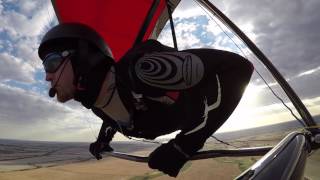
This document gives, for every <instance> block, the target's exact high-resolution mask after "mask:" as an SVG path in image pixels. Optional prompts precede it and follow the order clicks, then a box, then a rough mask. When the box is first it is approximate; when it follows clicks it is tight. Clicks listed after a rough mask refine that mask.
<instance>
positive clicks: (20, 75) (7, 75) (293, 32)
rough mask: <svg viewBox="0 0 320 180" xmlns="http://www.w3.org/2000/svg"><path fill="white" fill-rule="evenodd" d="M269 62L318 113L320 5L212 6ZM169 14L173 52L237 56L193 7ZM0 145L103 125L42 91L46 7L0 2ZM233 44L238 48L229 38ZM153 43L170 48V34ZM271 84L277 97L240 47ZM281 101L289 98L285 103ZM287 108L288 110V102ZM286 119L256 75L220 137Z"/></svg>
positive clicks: (62, 137) (49, 19)
mask: <svg viewBox="0 0 320 180" xmlns="http://www.w3.org/2000/svg"><path fill="white" fill-rule="evenodd" d="M212 2H214V3H215V4H216V5H217V6H218V7H219V8H220V9H221V10H222V11H223V12H224V13H226V15H227V16H229V17H230V19H232V20H233V21H234V22H235V23H236V24H237V25H238V26H239V27H240V28H241V29H242V30H243V31H244V32H245V33H246V34H247V35H248V36H249V38H250V39H252V40H253V41H254V42H255V43H256V45H257V46H258V47H259V48H261V50H262V51H263V52H264V53H265V54H266V55H267V56H268V57H269V58H270V59H271V61H272V62H273V63H274V64H275V66H276V67H277V68H278V69H279V71H280V72H281V73H282V74H283V75H284V76H285V78H286V79H287V80H288V82H289V83H290V85H292V86H293V88H294V89H295V90H296V92H297V93H298V95H299V96H300V97H301V99H302V100H303V102H304V103H305V104H306V105H307V107H308V109H309V110H310V111H311V113H312V114H313V115H318V114H320V108H319V107H320V91H319V90H320V84H319V83H318V79H319V78H320V56H319V54H318V49H319V47H320V35H319V32H320V22H319V21H320V11H318V9H319V8H320V1H318V0H308V1H304V2H302V1H301V0H278V1H268V0H259V1H253V0H243V1H241V3H239V1H236V0H224V1H218V0H215V1H212ZM183 3H184V4H181V5H180V6H179V7H178V8H177V10H176V12H175V13H174V15H173V16H174V21H175V27H176V33H177V37H178V46H179V48H180V49H186V48H200V47H206V48H217V49H225V50H229V51H234V52H237V53H240V54H241V52H240V51H239V49H238V48H237V47H236V46H235V45H234V43H233V42H232V41H231V40H230V39H229V38H228V37H227V36H225V34H224V33H223V32H222V31H221V29H220V28H219V26H217V24H216V23H215V22H214V21H213V20H212V19H211V18H210V17H208V16H207V15H206V13H204V12H203V11H202V9H201V8H199V7H197V5H196V4H195V3H194V2H193V1H184V2H183ZM0 15H1V18H0V138H11V139H33V140H54V141H93V140H94V138H95V134H97V133H98V128H99V126H100V124H101V120H100V119H98V118H97V117H95V116H94V115H93V114H92V113H90V111H88V110H86V109H85V108H83V107H81V106H80V105H79V104H78V103H76V102H68V103H66V104H60V103H58V102H57V101H56V100H54V99H50V98H49V97H48V96H47V91H48V88H49V87H48V84H47V83H46V82H45V81H44V72H43V70H42V65H41V62H40V60H39V59H38V56H37V48H38V46H39V42H40V40H41V37H42V36H43V34H44V33H45V32H46V31H47V30H48V29H49V28H50V27H51V26H52V25H54V24H56V23H57V20H56V18H55V14H54V11H53V9H52V5H51V3H50V1H48V0H41V1H40V0H38V1H24V0H6V1H5V0H0ZM231 37H232V38H234V41H236V42H239V41H238V40H237V39H236V37H234V36H232V35H231ZM159 40H160V41H161V42H163V43H165V44H168V45H172V40H171V32H170V30H169V29H168V28H166V29H165V30H164V32H162V34H161V35H160V38H159ZM239 45H240V46H241V48H242V51H243V52H245V54H241V55H243V56H246V57H247V58H249V59H250V60H251V61H252V62H253V63H254V65H255V68H256V69H257V70H258V71H259V72H260V73H261V74H262V75H263V76H264V77H265V78H266V79H267V80H268V83H269V85H270V86H271V87H272V88H274V90H275V91H276V92H277V93H279V94H280V95H282V96H283V92H282V91H281V89H280V88H279V86H278V85H277V84H275V83H274V80H273V79H272V77H271V76H270V74H269V73H268V72H267V71H266V70H265V68H264V67H263V66H262V65H261V63H259V62H258V61H257V60H255V59H254V58H253V57H252V55H251V54H250V52H249V51H248V50H247V49H246V48H245V46H243V44H240V43H239ZM283 99H284V100H285V102H289V101H288V99H287V98H286V97H285V96H283ZM288 105H289V106H291V105H290V104H289V103H288ZM290 119H292V117H291V116H289V113H288V111H287V110H286V109H285V108H283V106H282V105H280V103H279V101H278V100H277V99H276V98H275V97H274V96H272V94H271V92H270V91H269V90H268V89H267V87H266V85H265V84H264V83H263V82H262V80H261V79H260V78H259V77H258V76H257V74H254V75H253V77H252V80H251V82H250V85H249V86H248V88H247V91H246V93H245V95H244V97H243V99H242V101H241V103H240V105H239V107H238V108H237V110H236V111H235V113H234V114H233V115H232V117H231V118H230V120H228V122H227V123H226V125H225V126H224V127H223V128H224V130H234V129H236V128H239V127H240V128H249V127H254V126H258V125H265V124H268V123H275V122H281V121H286V120H290Z"/></svg>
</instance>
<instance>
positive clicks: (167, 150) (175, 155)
mask: <svg viewBox="0 0 320 180" xmlns="http://www.w3.org/2000/svg"><path fill="white" fill-rule="evenodd" d="M188 159H189V156H188V155H187V154H185V153H184V152H183V151H182V149H181V148H180V147H179V146H178V145H177V144H175V143H174V141H172V140H171V141H169V143H167V144H163V145H161V146H160V147H158V148H157V149H156V150H154V151H153V152H152V153H151V154H150V155H149V162H148V165H149V167H150V168H152V169H158V170H159V171H162V172H164V173H166V174H168V175H169V176H172V177H176V176H177V175H178V173H179V171H180V169H181V168H182V167H183V165H184V164H185V163H186V162H187V161H188Z"/></svg>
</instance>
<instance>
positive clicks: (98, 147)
mask: <svg viewBox="0 0 320 180" xmlns="http://www.w3.org/2000/svg"><path fill="white" fill-rule="evenodd" d="M89 151H90V153H91V154H92V155H93V156H94V157H95V158H96V159H97V160H100V159H102V156H101V154H100V153H101V152H110V151H113V149H112V147H111V146H110V145H109V143H104V142H98V141H96V142H94V143H91V144H90V147H89Z"/></svg>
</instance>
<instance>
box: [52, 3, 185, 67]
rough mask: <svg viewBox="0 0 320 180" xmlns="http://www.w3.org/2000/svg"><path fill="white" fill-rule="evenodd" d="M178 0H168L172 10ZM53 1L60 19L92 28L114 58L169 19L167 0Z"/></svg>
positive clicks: (153, 33) (148, 36)
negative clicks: (104, 42)
mask: <svg viewBox="0 0 320 180" xmlns="http://www.w3.org/2000/svg"><path fill="white" fill-rule="evenodd" d="M178 3H179V0H174V1H172V0H171V1H168V4H170V6H171V9H172V10H173V9H174V8H175V7H176V6H177V5H178ZM52 4H53V6H54V10H55V13H56V15H57V18H58V21H59V22H60V23H66V22H78V23H82V24H86V25H88V26H90V27H91V28H93V29H95V30H96V31H97V32H98V33H99V34H100V35H101V36H102V37H103V38H104V40H105V41H106V42H107V43H108V45H109V46H110V48H111V49H112V52H113V55H114V57H115V59H116V61H117V60H119V59H120V58H121V57H122V55H124V53H125V52H126V51H127V50H128V49H130V48H131V47H132V46H133V45H134V44H135V43H136V42H139V41H142V40H146V39H149V38H157V36H158V35H159V33H160V31H161V29H162V28H163V26H164V25H165V23H166V21H167V19H168V15H167V11H166V5H167V0H134V1H119V0H108V1H97V0H90V1H89V0H83V1H77V0H68V1H64V0H52ZM158 20H161V21H160V23H158ZM155 27H157V28H155ZM154 29H156V31H153V30H154Z"/></svg>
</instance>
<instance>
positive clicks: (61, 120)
mask: <svg viewBox="0 0 320 180" xmlns="http://www.w3.org/2000/svg"><path fill="white" fill-rule="evenodd" d="M0 99H1V101H0V137H2V138H19V139H21V138H22V139H26V137H28V138H31V139H38V140H60V141H61V140H68V138H66V137H73V135H72V134H74V133H75V132H78V131H80V132H86V135H87V138H86V139H84V140H87V141H89V140H92V139H94V136H93V134H97V129H98V128H99V125H100V123H101V122H102V121H101V120H99V119H98V118H97V117H95V116H94V115H93V114H92V113H90V112H88V110H86V109H84V108H82V107H81V106H79V105H77V104H76V103H69V104H68V105H62V104H60V103H57V102H55V101H52V100H48V98H46V97H43V96H40V95H38V94H36V93H33V92H31V91H26V90H23V89H19V88H13V87H9V86H6V85H3V84H0ZM90 131H91V132H90ZM90 133H91V134H90ZM88 135H90V136H88ZM69 140H71V139H70V138H69Z"/></svg>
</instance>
